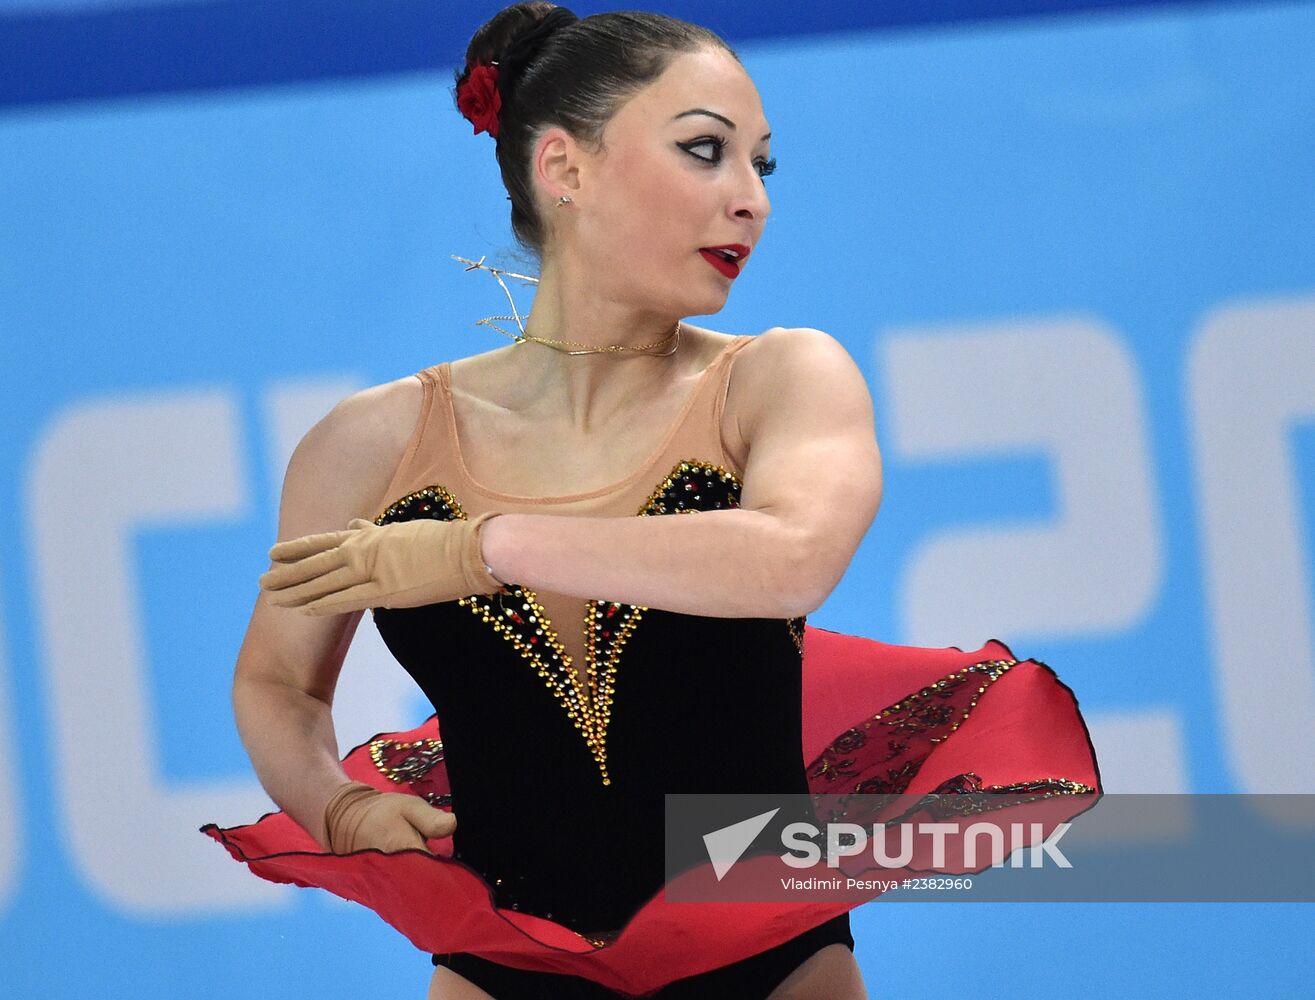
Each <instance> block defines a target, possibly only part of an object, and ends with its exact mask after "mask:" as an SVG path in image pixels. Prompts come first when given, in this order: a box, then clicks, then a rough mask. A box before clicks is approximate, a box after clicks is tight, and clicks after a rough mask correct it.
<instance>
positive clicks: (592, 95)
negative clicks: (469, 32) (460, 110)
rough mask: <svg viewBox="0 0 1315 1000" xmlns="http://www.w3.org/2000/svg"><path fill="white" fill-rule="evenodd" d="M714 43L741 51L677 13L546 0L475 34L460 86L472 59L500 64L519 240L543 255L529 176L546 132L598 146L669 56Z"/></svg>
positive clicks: (502, 160)
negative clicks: (560, 131)
mask: <svg viewBox="0 0 1315 1000" xmlns="http://www.w3.org/2000/svg"><path fill="white" fill-rule="evenodd" d="M708 46H713V47H716V48H720V49H724V50H725V51H726V52H729V53H730V54H731V55H732V56H735V58H737V59H738V58H739V57H738V56H736V55H735V51H734V50H733V49H732V48H731V47H730V46H729V45H727V44H726V42H725V40H724V39H722V38H721V37H720V36H719V35H717V34H716V33H715V32H712V31H709V30H708V29H707V28H702V27H699V26H698V25H696V24H690V23H689V22H687V21H681V20H679V19H678V18H674V17H667V16H666V15H663V14H649V13H645V12H642V11H615V12H611V13H605V14H593V15H591V16H589V17H586V18H577V17H576V16H575V15H574V14H572V13H571V12H570V11H569V10H568V9H567V8H565V7H559V6H557V5H556V4H551V3H541V2H536V3H517V4H512V5H511V6H510V7H505V8H503V9H502V10H500V11H499V12H498V13H497V14H495V15H494V16H493V17H492V18H491V19H490V20H489V21H488V22H486V23H485V24H484V25H483V26H482V27H480V29H479V30H478V31H476V32H475V35H474V37H473V38H472V39H471V40H470V45H469V47H468V48H467V49H466V65H465V66H464V67H463V68H462V69H461V70H460V71H458V72H457V74H456V84H457V87H460V86H461V84H463V83H464V82H465V81H466V79H467V77H469V75H470V71H471V69H472V68H473V67H475V66H477V65H487V64H489V63H494V62H496V63H498V91H499V93H500V97H501V102H502V104H501V111H500V112H499V114H498V122H497V124H498V130H497V144H496V150H497V157H498V166H499V167H500V168H501V170H502V183H503V184H504V185H505V186H506V188H507V193H508V195H510V196H511V228H512V232H513V233H514V234H515V237H516V240H517V242H519V243H520V244H521V245H522V246H523V247H525V248H526V249H527V250H530V251H531V252H532V253H534V254H535V255H536V256H540V257H542V254H543V248H544V237H545V235H546V231H545V227H544V225H543V220H542V219H540V218H539V212H538V210H537V208H536V206H535V203H534V185H533V182H532V181H531V179H530V174H531V171H530V156H531V154H532V153H533V148H534V143H535V140H536V139H537V138H538V136H539V134H541V131H542V130H543V129H544V128H548V127H551V126H560V127H561V128H564V129H566V131H567V132H569V133H570V134H571V135H573V136H574V137H575V138H576V139H578V140H580V141H581V142H585V143H589V144H592V145H594V146H597V145H598V144H599V143H600V142H601V140H602V134H603V129H604V127H605V126H606V125H607V122H608V121H609V120H610V119H611V117H612V115H613V114H615V113H616V110H617V108H619V107H620V106H621V104H623V103H624V102H625V101H626V100H627V99H628V98H630V97H632V96H634V95H635V94H636V93H637V92H638V91H640V90H642V89H643V88H644V87H645V86H646V85H647V84H649V83H652V82H653V81H654V80H656V79H657V78H658V77H659V76H661V75H662V72H663V71H664V70H665V69H666V68H667V66H668V65H669V63H670V62H671V60H672V58H674V57H675V56H677V55H681V54H683V53H686V52H694V51H697V50H698V49H701V48H705V47H708ZM453 95H454V97H455V95H456V90H455V88H454V90H453Z"/></svg>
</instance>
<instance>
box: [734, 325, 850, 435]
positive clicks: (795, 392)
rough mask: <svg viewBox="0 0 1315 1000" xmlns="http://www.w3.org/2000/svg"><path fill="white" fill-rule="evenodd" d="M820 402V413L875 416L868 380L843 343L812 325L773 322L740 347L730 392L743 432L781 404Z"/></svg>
mask: <svg viewBox="0 0 1315 1000" xmlns="http://www.w3.org/2000/svg"><path fill="white" fill-rule="evenodd" d="M786 402H792V403H794V404H795V405H796V406H802V407H806V408H812V407H814V406H815V407H817V408H818V410H817V412H818V415H819V416H820V415H822V414H831V415H837V414H839V413H852V414H853V415H854V416H857V417H859V418H860V419H861V418H863V417H864V416H866V419H867V420H868V421H870V420H871V414H872V400H871V396H870V394H869V393H868V388H867V380H866V379H865V378H864V377H863V373H862V371H860V369H859V367H858V365H857V364H856V363H855V362H854V359H853V358H852V357H850V354H849V352H848V351H847V350H846V349H845V347H844V345H843V344H841V343H840V341H838V340H836V338H835V337H833V336H831V335H830V334H829V333H826V332H825V331H823V330H817V329H813V328H812V327H782V326H777V327H772V328H771V329H769V330H766V331H764V332H763V333H761V334H759V335H757V336H756V337H754V338H753V340H752V341H751V342H750V343H749V344H747V345H745V347H744V348H743V349H742V350H741V351H740V354H739V357H738V358H737V359H736V362H735V369H734V375H733V377H732V379H731V386H730V389H729V390H728V393H727V401H726V406H727V410H728V411H731V410H732V409H733V412H734V416H735V422H736V426H737V427H738V429H739V432H740V435H741V438H742V439H743V440H744V441H745V442H749V441H750V439H751V436H752V433H753V430H754V428H755V427H756V426H758V425H759V424H760V423H761V421H762V419H763V418H764V417H766V416H768V415H770V414H772V413H773V412H776V413H780V412H782V405H781V404H783V403H786Z"/></svg>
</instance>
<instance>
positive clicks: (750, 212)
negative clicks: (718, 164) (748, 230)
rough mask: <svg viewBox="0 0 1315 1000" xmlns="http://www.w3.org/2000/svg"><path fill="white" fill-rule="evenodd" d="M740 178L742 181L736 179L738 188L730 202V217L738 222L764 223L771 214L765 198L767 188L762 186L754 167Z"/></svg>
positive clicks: (767, 200)
mask: <svg viewBox="0 0 1315 1000" xmlns="http://www.w3.org/2000/svg"><path fill="white" fill-rule="evenodd" d="M742 177H743V179H742V180H741V179H737V183H738V185H739V188H738V191H737V194H736V196H735V198H733V199H732V201H731V205H730V208H731V215H733V216H734V217H735V218H737V219H740V220H744V219H752V220H754V221H756V222H760V223H761V222H765V221H766V219H767V216H768V215H769V214H771V211H772V202H771V199H770V198H768V197H767V188H766V186H765V185H764V184H763V179H762V176H761V175H760V174H759V173H758V169H757V168H756V167H752V166H751V167H749V168H748V169H747V171H746V172H745V174H743V175H742Z"/></svg>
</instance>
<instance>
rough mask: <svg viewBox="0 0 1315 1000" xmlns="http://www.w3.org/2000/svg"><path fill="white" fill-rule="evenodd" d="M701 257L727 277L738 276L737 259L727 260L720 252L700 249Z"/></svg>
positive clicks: (738, 266)
mask: <svg viewBox="0 0 1315 1000" xmlns="http://www.w3.org/2000/svg"><path fill="white" fill-rule="evenodd" d="M699 253H701V254H702V255H703V259H704V260H706V261H707V262H708V263H709V264H711V265H712V266H713V267H715V268H716V269H717V270H718V271H720V272H721V273H722V274H724V275H726V277H728V278H732V279H734V278H738V277H739V276H740V265H739V263H738V262H737V261H731V260H727V259H726V258H725V257H722V256H721V255H720V254H716V253H713V252H712V251H711V250H700V251H699Z"/></svg>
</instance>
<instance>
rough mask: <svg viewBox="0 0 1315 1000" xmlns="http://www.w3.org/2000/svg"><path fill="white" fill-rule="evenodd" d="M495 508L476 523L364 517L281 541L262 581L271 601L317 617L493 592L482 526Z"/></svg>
mask: <svg viewBox="0 0 1315 1000" xmlns="http://www.w3.org/2000/svg"><path fill="white" fill-rule="evenodd" d="M497 516H498V513H497V512H496V511H488V512H486V513H484V514H480V515H479V516H478V517H476V518H474V519H473V520H457V521H433V520H428V519H425V520H417V521H398V522H396V523H393V524H385V525H383V526H380V525H377V524H375V523H374V522H373V521H365V520H361V519H357V520H354V521H352V522H350V524H349V525H348V528H347V530H346V531H329V532H326V533H324V534H321V535H306V536H304V537H302V538H293V539H291V540H289V541H286V542H279V543H278V544H277V545H275V546H274V547H273V548H272V549H270V550H269V557H270V559H272V560H273V561H274V563H275V565H274V566H273V567H272V568H271V569H270V570H269V571H268V572H267V573H265V574H264V575H263V576H261V578H260V586H261V589H263V590H264V591H266V594H267V599H268V600H269V602H270V603H271V604H274V605H277V606H278V607H281V608H300V609H301V610H302V611H304V612H306V613H307V614H312V615H337V614H345V613H347V612H349V611H363V610H365V609H366V608H416V607H420V606H421V605H423V604H437V603H439V602H440V601H455V600H456V599H457V598H460V597H468V596H469V595H471V594H492V593H494V592H495V591H497V590H499V589H501V587H502V584H501V582H499V581H498V580H497V579H496V578H495V577H494V576H493V573H492V572H491V571H490V570H489V568H488V566H486V565H485V563H484V559H483V557H482V556H481V555H480V547H479V545H480V539H479V534H480V529H481V528H482V527H483V526H484V525H485V524H486V523H487V522H488V520H489V519H490V518H493V517H497Z"/></svg>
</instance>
